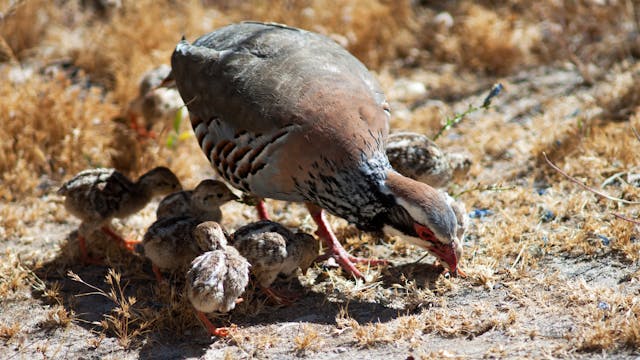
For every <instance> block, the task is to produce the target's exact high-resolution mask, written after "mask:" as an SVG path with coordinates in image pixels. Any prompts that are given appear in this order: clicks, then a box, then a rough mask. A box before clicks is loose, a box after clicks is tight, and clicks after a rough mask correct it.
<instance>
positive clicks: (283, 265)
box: [231, 220, 320, 303]
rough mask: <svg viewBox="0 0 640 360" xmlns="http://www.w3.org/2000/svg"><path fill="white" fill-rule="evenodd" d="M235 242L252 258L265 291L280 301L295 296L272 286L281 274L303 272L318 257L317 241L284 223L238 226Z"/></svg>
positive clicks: (260, 283) (286, 300) (252, 265)
mask: <svg viewBox="0 0 640 360" xmlns="http://www.w3.org/2000/svg"><path fill="white" fill-rule="evenodd" d="M231 243H232V245H233V246H234V247H235V248H236V249H238V251H239V252H240V254H242V256H244V257H245V258H247V260H249V263H250V264H251V273H252V274H253V275H254V276H255V278H256V280H257V281H258V284H259V285H260V287H261V288H262V290H263V291H264V292H265V294H267V296H269V297H270V298H272V299H273V300H275V301H276V302H279V303H288V302H291V301H292V300H293V299H292V298H290V297H287V296H285V295H281V294H279V293H278V291H276V290H275V289H273V288H272V287H271V284H273V282H274V281H275V280H276V278H277V277H278V275H284V276H291V275H293V274H294V272H295V271H296V270H297V269H298V268H300V269H301V270H302V272H303V273H305V272H306V271H307V269H308V268H309V267H310V266H311V264H312V263H313V262H314V260H315V259H316V258H317V257H318V251H319V250H320V249H319V246H318V241H316V240H315V239H314V238H313V236H311V235H309V234H305V233H302V232H299V233H296V234H294V233H293V232H291V231H290V230H289V229H287V228H286V227H284V226H282V225H281V224H278V223H275V222H273V221H269V220H262V221H258V222H255V223H252V224H248V225H245V226H243V227H241V228H239V229H238V230H237V231H236V232H235V233H233V235H231Z"/></svg>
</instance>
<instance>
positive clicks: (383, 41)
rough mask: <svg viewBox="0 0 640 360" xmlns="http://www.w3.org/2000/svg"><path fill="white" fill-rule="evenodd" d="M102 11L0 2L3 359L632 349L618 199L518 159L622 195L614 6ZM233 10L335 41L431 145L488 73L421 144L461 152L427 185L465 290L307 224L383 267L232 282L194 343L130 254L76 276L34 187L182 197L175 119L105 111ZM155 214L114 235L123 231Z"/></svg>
mask: <svg viewBox="0 0 640 360" xmlns="http://www.w3.org/2000/svg"><path fill="white" fill-rule="evenodd" d="M105 3H107V2H101V1H95V2H92V1H83V2H77V3H76V2H59V3H57V2H56V3H55V6H54V5H52V4H53V3H51V2H42V1H37V0H33V1H20V2H15V3H14V2H6V1H5V2H2V1H0V6H2V8H1V9H0V10H1V11H2V14H3V17H2V20H0V40H2V41H0V51H1V52H2V53H1V54H0V55H2V56H0V61H1V62H0V77H2V78H3V79H8V80H7V81H3V82H1V83H0V123H1V124H3V126H1V127H0V139H2V142H1V143H0V171H1V172H2V175H1V177H0V179H1V180H0V184H1V185H0V199H1V200H0V238H1V240H0V254H2V255H1V258H0V259H1V261H0V300H1V302H0V354H2V357H3V358H87V359H88V358H95V359H103V358H107V359H109V358H113V359H128V358H154V359H155V358H158V359H164V358H166V359H175V358H209V359H220V358H229V359H234V358H297V357H305V358H310V359H332V358H335V359H342V358H356V357H358V358H359V357H365V356H366V357H368V358H371V359H383V358H394V359H396V358H398V359H404V358H409V357H413V358H434V357H438V358H482V357H489V358H492V357H493V358H543V357H553V358H581V357H598V356H614V357H616V358H636V357H637V356H638V355H639V353H638V350H637V349H638V348H639V347H640V303H639V302H638V299H639V298H640V263H639V259H640V234H638V232H639V229H638V226H637V225H636V224H634V223H631V222H629V221H624V220H622V219H620V218H618V217H616V216H615V215H614V214H622V215H624V216H626V217H629V218H631V219H637V218H638V216H640V211H639V210H638V205H636V204H629V203H623V202H619V201H610V200H606V199H603V198H601V197H599V196H596V195H594V194H593V193H591V192H587V191H585V190H583V189H581V188H580V187H578V186H576V185H575V184H574V183H572V182H570V181H568V180H567V179H566V178H564V177H562V176H561V175H560V174H558V173H557V172H555V171H554V170H552V169H551V168H550V167H549V166H548V165H547V163H546V162H545V160H544V157H543V156H542V153H543V152H545V153H546V154H547V155H548V156H549V158H550V159H551V160H552V161H553V162H554V163H556V164H557V165H558V166H559V167H560V168H561V169H563V170H564V171H566V172H567V173H569V174H571V175H572V176H575V177H576V178H577V179H578V180H579V181H582V182H585V183H588V184H589V185H591V186H593V187H597V188H599V189H600V190H601V191H605V192H607V193H608V194H610V195H611V196H614V197H617V198H620V199H624V200H626V201H638V200H639V199H640V189H639V186H640V182H639V181H638V180H637V179H638V174H639V173H640V157H638V156H637V154H638V151H637V149H639V148H640V139H638V138H636V136H635V135H634V133H633V131H631V127H635V128H640V123H639V121H638V112H637V111H638V106H640V101H639V100H638V96H637V94H638V90H639V89H638V84H640V82H639V81H638V76H639V75H638V74H639V73H640V67H639V66H638V65H637V64H636V57H637V56H638V54H639V53H640V52H639V51H638V49H640V35H639V32H638V13H639V11H640V10H639V8H638V6H637V5H634V4H635V3H634V2H632V1H627V2H625V1H621V2H613V3H611V4H608V5H606V6H605V5H600V2H595V1H594V2H586V1H585V2H566V3H562V4H560V3H558V4H555V3H553V4H551V3H547V2H544V3H540V4H537V5H535V6H529V5H530V4H528V3H527V2H521V1H516V0H513V1H507V2H503V4H500V5H496V4H495V2H488V1H481V2H469V1H456V2H447V3H443V4H437V5H434V4H431V3H430V2H416V3H414V2H408V1H401V2H392V3H387V2H383V1H373V0H372V1H356V2H346V1H345V2H338V3H337V4H336V6H335V7H331V8H330V9H329V8H327V6H326V5H325V4H324V2H318V1H308V2H300V3H295V4H293V3H290V2H287V1H282V2H276V3H274V4H273V5H272V6H270V7H265V6H260V4H254V3H251V4H245V5H242V6H237V5H233V4H231V3H229V2H212V3H213V4H210V2H209V1H193V2H188V3H185V4H182V5H175V4H174V2H171V1H166V2H155V3H154V5H151V3H150V2H147V1H139V2H135V3H132V2H124V5H123V6H122V7H114V8H109V7H106V8H105V7H104V6H103V5H104V4H105ZM114 3H116V2H114ZM82 4H84V5H82ZM96 4H98V5H96ZM100 4H103V5H100ZM33 14H37V16H35V17H34V16H33ZM250 18H251V19H262V20H271V21H281V22H287V23H289V24H290V25H294V26H302V27H305V28H308V29H311V30H315V31H319V32H322V33H325V34H327V35H329V36H331V37H333V38H334V39H336V40H337V41H338V42H340V43H341V44H343V45H345V46H346V47H347V48H349V49H350V50H351V51H352V52H354V54H356V55H357V56H358V57H360V58H361V59H362V60H363V61H364V62H366V63H367V65H368V66H370V67H372V69H373V70H374V71H375V72H376V74H377V76H378V78H379V79H380V80H381V83H382V85H383V88H384V89H385V91H386V92H387V94H388V95H389V100H390V104H391V108H392V114H393V116H392V122H391V127H392V129H394V130H403V129H408V130H411V131H417V132H422V133H425V134H427V135H429V136H433V135H434V134H436V133H437V132H438V130H439V129H440V127H441V126H442V125H443V123H444V120H445V119H446V118H447V117H452V116H453V115H454V114H455V113H459V112H462V111H465V110H466V109H467V108H468V107H469V105H479V104H481V103H482V99H483V98H484V96H485V95H486V94H487V91H488V89H489V88H490V87H491V85H492V84H493V83H495V82H497V81H500V82H501V83H502V84H503V85H504V87H505V90H504V92H503V93H502V94H501V95H500V96H499V97H498V98H496V99H495V100H494V103H493V106H492V108H491V109H489V110H487V111H479V112H475V113H473V114H471V115H469V116H467V117H466V118H465V119H464V120H463V121H462V122H461V123H460V124H458V125H456V126H455V127H453V128H452V129H451V130H449V131H447V132H445V133H444V136H442V137H441V138H439V139H438V141H437V143H438V145H439V146H441V147H442V149H444V150H445V151H456V150H464V151H466V152H468V153H469V154H470V158H471V160H472V165H471V168H470V170H469V172H468V174H466V176H464V177H462V178H456V179H455V181H454V182H452V183H451V184H450V186H449V187H448V189H447V190H448V191H449V193H450V194H452V195H456V194H459V200H461V201H462V202H464V203H465V205H466V207H467V209H468V210H469V215H470V216H471V218H470V227H469V229H468V231H467V234H466V236H465V241H464V250H465V252H464V259H463V261H462V262H461V264H462V265H461V266H462V267H463V268H464V270H465V272H466V273H467V274H468V275H469V276H468V278H466V279H462V278H445V277H443V276H442V275H441V274H440V272H439V269H438V268H437V267H435V266H433V265H432V262H433V258H431V257H427V258H425V259H423V260H421V261H420V262H417V260H419V259H420V258H421V257H422V255H423V253H422V251H419V250H418V249H415V248H413V247H410V246H407V245H405V244H403V243H401V242H398V241H396V239H393V238H382V237H380V236H378V235H375V234H368V233H363V232H360V231H358V230H357V229H355V228H354V227H353V226H349V225H347V224H346V222H344V221H343V220H340V219H335V218H331V222H332V224H333V226H334V228H335V229H336V232H337V235H338V237H339V238H340V239H342V240H343V243H344V245H345V247H346V248H347V250H349V251H350V252H351V253H352V254H354V255H358V256H369V257H379V258H385V259H389V260H390V262H391V264H390V265H389V266H385V267H379V268H371V269H368V268H361V270H362V271H363V272H364V273H365V274H366V276H367V281H365V282H363V281H354V280H351V279H349V278H347V277H345V275H344V274H343V273H342V271H341V270H340V269H336V268H334V267H331V266H327V264H318V265H316V266H315V267H313V268H312V269H310V271H309V272H308V273H307V274H306V276H303V275H299V276H297V277H296V278H294V279H293V280H291V281H284V280H281V281H279V282H278V284H277V285H278V286H280V287H286V288H288V289H289V290H290V291H294V292H297V293H299V294H300V295H301V297H300V299H299V300H298V301H296V302H295V303H294V304H293V305H291V306H286V307H280V306H275V305H274V304H272V303H270V302H269V301H268V299H266V298H265V297H264V295H262V294H261V293H260V292H259V291H257V290H256V289H254V288H253V287H250V288H249V289H248V290H247V293H246V294H245V296H244V298H245V301H244V302H243V303H241V304H239V306H238V307H237V308H236V310H234V311H233V312H232V313H231V314H229V315H226V316H212V317H211V318H212V321H214V322H217V323H218V324H222V325H227V326H232V327H233V330H232V332H231V333H232V335H231V336H230V337H229V338H228V339H211V338H209V336H207V334H206V332H205V330H204V328H203V327H202V326H201V324H200V323H199V322H198V320H197V318H196V317H195V314H194V313H193V310H192V309H191V307H190V306H189V304H188V301H187V300H186V297H185V296H184V294H183V285H184V284H183V281H182V280H181V279H182V276H181V274H175V275H173V277H172V278H171V279H170V280H171V281H170V283H169V285H158V284H157V283H156V282H155V280H154V277H153V273H152V271H151V267H150V264H149V263H148V262H147V261H146V260H144V259H143V258H142V257H139V256H136V255H132V254H128V253H126V252H124V251H123V250H121V249H120V248H118V247H117V246H115V245H113V244H110V243H109V242H108V241H107V240H106V239H103V238H100V237H96V238H95V239H91V240H90V248H91V249H92V251H93V252H95V253H96V254H100V255H101V256H104V258H105V266H83V265H80V262H79V258H78V256H79V254H78V245H77V238H76V233H75V231H76V229H77V226H78V221H77V220H76V219H74V218H72V217H70V215H69V214H67V213H66V211H65V210H64V207H63V206H62V201H61V198H60V197H59V196H57V195H56V194H55V190H56V189H57V187H58V186H59V185H60V184H61V183H62V182H63V181H64V180H66V179H68V178H69V177H70V176H71V175H72V174H74V173H75V172H77V171H79V170H81V169H84V168H87V167H95V166H115V167H118V168H119V169H120V170H122V171H123V172H125V173H126V174H127V175H132V176H135V175H138V174H140V173H141V172H144V171H145V170H148V169H149V168H151V167H152V166H156V165H164V166H169V167H170V168H171V169H173V170H174V171H175V172H176V173H177V174H178V176H179V177H180V179H181V180H182V182H183V184H184V185H185V187H192V186H194V185H195V184H197V183H198V182H199V181H200V180H201V179H204V178H206V177H215V174H214V172H213V170H212V169H211V168H210V167H209V165H208V164H207V162H206V160H205V159H204V156H203V155H202V153H201V151H200V149H198V148H197V144H196V141H195V140H194V139H193V138H192V137H189V136H188V135H187V136H184V137H180V136H178V135H180V134H184V133H186V134H189V129H188V125H187V121H182V122H174V123H173V124H168V123H159V124H156V125H155V126H154V130H155V131H157V132H158V134H159V136H158V137H157V138H156V139H146V140H141V139H138V138H137V137H136V134H135V132H134V131H132V130H131V129H130V128H129V127H128V119H127V118H126V116H127V114H128V113H127V111H128V110H127V109H128V108H129V103H130V102H131V101H132V100H133V98H134V97H135V96H136V91H137V81H138V79H139V76H140V75H141V74H142V73H143V72H144V71H146V70H148V69H150V68H152V67H154V66H157V65H159V64H162V63H167V62H168V57H169V54H170V52H171V50H172V49H173V47H174V46H175V42H176V41H177V40H178V39H179V37H180V35H181V34H187V37H188V38H189V39H193V38H195V36H197V35H200V34H202V33H205V32H207V31H210V30H212V29H213V28H216V27H218V26H221V25H224V24H227V23H229V22H232V21H238V20H241V19H250ZM158 19H162V21H161V25H162V26H158V21H159V20H158ZM382 19H388V21H387V20H385V21H382ZM593 19H597V21H596V20H593ZM45 25H46V26H45ZM611 34H616V36H612V35H611ZM488 45H490V46H488ZM3 49H4V50H3ZM122 118H124V119H125V120H124V121H123V120H122ZM114 119H120V120H118V121H116V120H114ZM170 138H171V139H173V142H171V143H170V142H169V141H168V139H170ZM176 139H177V140H176ZM156 205H157V199H156V201H155V202H153V203H151V204H150V205H149V206H147V207H146V208H145V209H143V210H142V211H141V212H140V213H138V214H136V215H134V216H132V217H130V218H127V219H124V220H119V221H115V222H114V228H115V229H116V230H117V231H120V232H122V233H123V234H126V235H127V236H129V237H131V238H141V237H142V235H143V234H144V231H145V230H146V228H147V227H148V226H149V225H150V224H151V222H152V221H153V220H154V211H155V207H154V206H156ZM267 206H268V208H269V211H270V213H271V214H272V217H273V218H274V220H276V221H279V222H282V223H283V224H285V225H286V226H289V227H291V228H299V229H302V230H305V231H309V232H312V231H313V225H312V221H311V219H310V218H309V216H308V215H307V213H306V211H305V210H304V208H303V207H301V206H300V205H297V204H286V203H282V202H275V201H268V202H267ZM223 213H224V220H223V224H224V225H225V226H226V227H227V228H228V229H229V230H233V229H235V228H237V227H239V226H241V225H243V224H245V223H247V222H249V221H253V220H254V219H255V218H256V216H255V211H254V209H252V208H250V207H248V206H245V205H242V204H237V203H234V204H228V205H225V207H224V208H223ZM602 354H604V355H602Z"/></svg>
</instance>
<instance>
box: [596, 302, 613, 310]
mask: <svg viewBox="0 0 640 360" xmlns="http://www.w3.org/2000/svg"><path fill="white" fill-rule="evenodd" d="M598 309H600V310H609V309H611V308H610V307H609V304H607V303H606V302H604V301H600V302H599V303H598Z"/></svg>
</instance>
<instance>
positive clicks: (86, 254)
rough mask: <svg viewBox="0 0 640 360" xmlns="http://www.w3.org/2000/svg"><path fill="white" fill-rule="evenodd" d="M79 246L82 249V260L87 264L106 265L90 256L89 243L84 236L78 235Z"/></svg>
mask: <svg viewBox="0 0 640 360" xmlns="http://www.w3.org/2000/svg"><path fill="white" fill-rule="evenodd" d="M78 246H79V247H80V258H81V259H82V262H83V263H85V264H93V265H104V261H102V260H101V259H99V258H95V257H91V256H89V252H88V251H87V243H86V240H85V238H84V236H82V235H80V234H78Z"/></svg>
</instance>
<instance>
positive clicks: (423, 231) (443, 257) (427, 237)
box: [413, 223, 458, 275]
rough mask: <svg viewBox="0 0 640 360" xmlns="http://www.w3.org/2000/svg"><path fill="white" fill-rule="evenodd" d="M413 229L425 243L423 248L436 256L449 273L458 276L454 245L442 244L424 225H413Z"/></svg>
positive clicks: (452, 243) (453, 243)
mask: <svg viewBox="0 0 640 360" xmlns="http://www.w3.org/2000/svg"><path fill="white" fill-rule="evenodd" d="M413 227H414V229H415V230H416V233H418V236H419V237H420V239H422V240H424V241H425V243H426V244H425V246H424V248H426V249H427V251H429V252H430V253H431V254H433V255H434V256H436V257H437V258H438V259H439V260H440V261H441V262H442V263H443V265H444V266H445V267H447V268H448V269H449V271H450V272H451V273H452V274H453V275H457V274H458V255H457V253H456V243H455V242H453V241H452V242H451V243H449V244H444V243H442V242H440V241H439V240H438V239H436V236H435V235H434V234H433V231H431V230H430V229H429V228H427V227H426V226H424V225H420V224H417V223H416V224H414V225H413Z"/></svg>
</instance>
